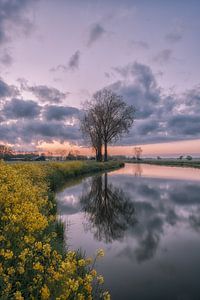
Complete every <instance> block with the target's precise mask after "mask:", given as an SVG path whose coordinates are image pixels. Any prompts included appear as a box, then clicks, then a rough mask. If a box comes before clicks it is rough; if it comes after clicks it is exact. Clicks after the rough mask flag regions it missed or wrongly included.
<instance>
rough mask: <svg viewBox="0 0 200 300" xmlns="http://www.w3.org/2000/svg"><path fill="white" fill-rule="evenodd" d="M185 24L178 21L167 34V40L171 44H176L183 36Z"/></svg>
mask: <svg viewBox="0 0 200 300" xmlns="http://www.w3.org/2000/svg"><path fill="white" fill-rule="evenodd" d="M183 30H184V26H183V24H182V23H180V21H176V22H175V24H174V26H173V28H172V29H171V31H170V32H169V33H167V34H166V35H165V40H166V41H167V42H169V43H170V44H175V43H177V42H179V41H180V40H181V39H182V38H183Z"/></svg>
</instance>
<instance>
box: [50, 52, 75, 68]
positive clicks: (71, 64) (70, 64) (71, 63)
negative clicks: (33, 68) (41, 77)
mask: <svg viewBox="0 0 200 300" xmlns="http://www.w3.org/2000/svg"><path fill="white" fill-rule="evenodd" d="M80 55H81V52H80V51H79V50H77V51H76V52H75V53H74V54H73V55H72V56H71V57H70V59H69V61H68V63H67V64H66V65H65V64H59V65H57V66H56V67H53V68H51V69H50V71H51V72H55V71H63V72H68V71H75V70H77V69H78V68H79V64H80Z"/></svg>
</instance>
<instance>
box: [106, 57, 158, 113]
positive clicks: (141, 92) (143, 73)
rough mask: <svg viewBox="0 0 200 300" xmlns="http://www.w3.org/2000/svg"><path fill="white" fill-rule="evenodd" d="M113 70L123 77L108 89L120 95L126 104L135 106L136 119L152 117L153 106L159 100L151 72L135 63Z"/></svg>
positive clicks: (146, 67)
mask: <svg viewBox="0 0 200 300" xmlns="http://www.w3.org/2000/svg"><path fill="white" fill-rule="evenodd" d="M114 70H115V71H116V72H117V73H118V74H120V75H121V76H122V77H123V80H119V81H117V82H115V83H113V84H111V85H110V86H109V88H111V89H112V90H114V91H115V92H117V93H118V94H121V95H122V96H123V97H124V100H125V101H126V102H127V103H128V104H131V105H134V106H135V108H136V116H137V118H147V117H149V116H150V115H152V114H153V113H154V111H155V104H157V103H158V102H159V99H160V89H159V88H158V86H157V83H156V80H155V77H154V75H153V73H152V70H151V69H150V68H149V67H148V66H145V65H143V64H139V63H137V62H136V63H133V64H129V65H127V66H125V67H117V68H114ZM126 79H127V80H126Z"/></svg>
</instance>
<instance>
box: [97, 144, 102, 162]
mask: <svg viewBox="0 0 200 300" xmlns="http://www.w3.org/2000/svg"><path fill="white" fill-rule="evenodd" d="M96 160H97V161H102V146H101V145H99V146H98V148H97V149H96Z"/></svg>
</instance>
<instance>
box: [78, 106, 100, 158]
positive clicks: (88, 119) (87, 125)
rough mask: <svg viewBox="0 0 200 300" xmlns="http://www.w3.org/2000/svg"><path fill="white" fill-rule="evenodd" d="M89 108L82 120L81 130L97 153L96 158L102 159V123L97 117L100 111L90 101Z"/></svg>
mask: <svg viewBox="0 0 200 300" xmlns="http://www.w3.org/2000/svg"><path fill="white" fill-rule="evenodd" d="M87 104H88V109H87V111H86V113H85V115H84V117H83V119H82V122H81V131H82V133H83V135H84V137H85V138H86V139H89V142H90V143H91V145H92V147H93V149H94V150H95V153H96V160H97V161H102V134H101V125H100V123H99V120H98V118H97V116H98V113H97V112H96V111H95V108H93V107H91V106H90V104H89V103H87Z"/></svg>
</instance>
